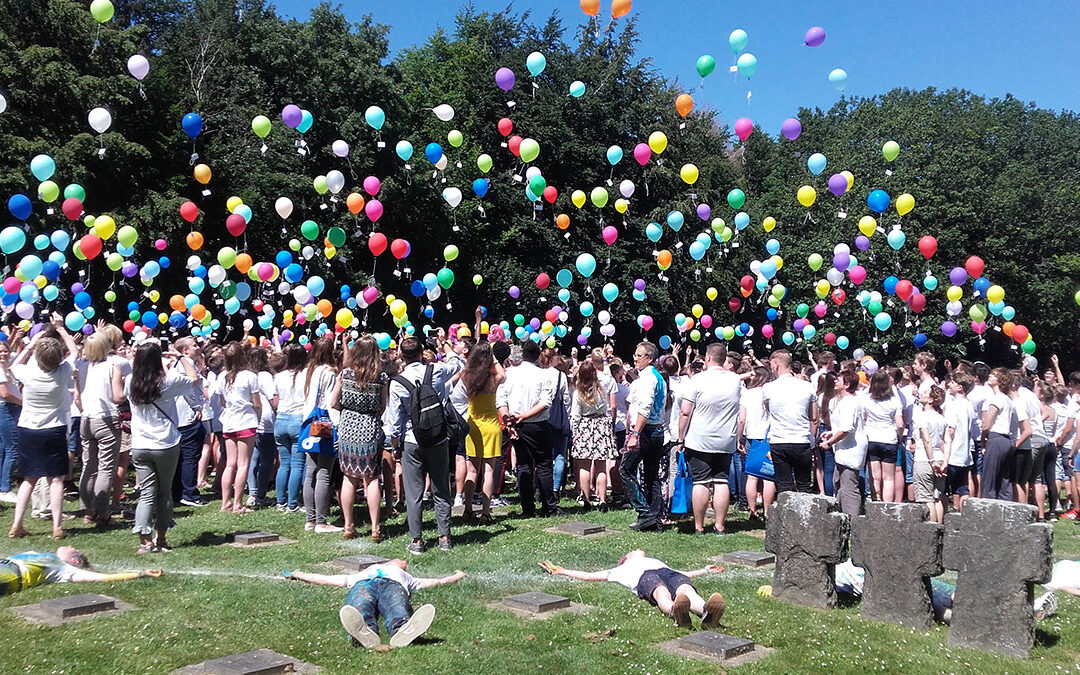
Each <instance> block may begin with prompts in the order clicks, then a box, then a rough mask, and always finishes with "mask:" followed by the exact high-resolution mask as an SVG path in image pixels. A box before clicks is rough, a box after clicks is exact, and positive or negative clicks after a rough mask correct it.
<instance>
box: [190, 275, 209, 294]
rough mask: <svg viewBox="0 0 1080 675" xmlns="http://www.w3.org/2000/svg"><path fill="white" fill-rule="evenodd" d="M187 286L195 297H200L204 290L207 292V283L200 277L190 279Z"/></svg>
mask: <svg viewBox="0 0 1080 675" xmlns="http://www.w3.org/2000/svg"><path fill="white" fill-rule="evenodd" d="M187 285H188V290H190V291H191V292H192V293H194V294H195V295H199V294H200V293H202V292H203V291H204V290H206V282H205V281H203V280H202V279H201V278H199V277H191V278H190V279H188V284H187Z"/></svg>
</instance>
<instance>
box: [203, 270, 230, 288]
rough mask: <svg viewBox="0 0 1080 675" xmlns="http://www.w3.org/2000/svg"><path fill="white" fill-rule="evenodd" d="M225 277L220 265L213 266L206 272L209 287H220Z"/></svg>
mask: <svg viewBox="0 0 1080 675" xmlns="http://www.w3.org/2000/svg"><path fill="white" fill-rule="evenodd" d="M225 276H226V274H225V268H224V267H222V266H221V265H214V266H213V267H211V268H210V269H209V270H207V272H206V279H207V281H209V282H210V285H211V286H218V285H220V284H221V282H222V281H225Z"/></svg>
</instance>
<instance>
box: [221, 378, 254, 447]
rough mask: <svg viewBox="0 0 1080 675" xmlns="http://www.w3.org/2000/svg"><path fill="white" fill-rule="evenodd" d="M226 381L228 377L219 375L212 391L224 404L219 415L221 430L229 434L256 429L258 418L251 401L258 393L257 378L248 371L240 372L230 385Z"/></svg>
mask: <svg viewBox="0 0 1080 675" xmlns="http://www.w3.org/2000/svg"><path fill="white" fill-rule="evenodd" d="M228 379H229V378H228V375H226V374H225V373H219V374H218V377H217V380H215V382H214V390H215V391H216V392H217V393H218V394H219V395H220V396H221V398H222V400H223V401H224V403H225V405H224V407H223V409H222V411H221V415H220V420H221V430H222V431H223V432H225V433H231V432H234V431H244V430H245V429H255V428H257V427H258V426H259V417H258V416H257V415H256V414H255V404H254V403H253V402H252V399H253V398H254V397H255V395H256V394H258V393H259V378H258V377H257V376H256V375H255V373H253V372H251V371H250V370H241V371H240V372H238V373H237V374H236V378H235V379H234V380H233V383H232V385H229V384H228Z"/></svg>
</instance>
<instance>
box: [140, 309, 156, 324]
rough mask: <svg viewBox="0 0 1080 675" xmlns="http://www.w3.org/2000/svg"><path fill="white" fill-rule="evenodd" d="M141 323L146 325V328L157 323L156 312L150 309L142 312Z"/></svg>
mask: <svg viewBox="0 0 1080 675" xmlns="http://www.w3.org/2000/svg"><path fill="white" fill-rule="evenodd" d="M142 325H144V326H146V327H147V328H153V327H154V326H156V325H158V318H157V312H155V311H153V310H150V309H148V310H146V311H145V312H143V315H142Z"/></svg>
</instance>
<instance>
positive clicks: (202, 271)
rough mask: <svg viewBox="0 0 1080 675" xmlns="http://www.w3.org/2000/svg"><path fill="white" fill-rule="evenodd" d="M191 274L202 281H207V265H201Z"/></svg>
mask: <svg viewBox="0 0 1080 675" xmlns="http://www.w3.org/2000/svg"><path fill="white" fill-rule="evenodd" d="M191 273H192V274H194V275H195V276H197V277H199V278H200V279H205V278H206V265H199V266H198V267H196V268H195V269H193V270H191Z"/></svg>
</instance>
